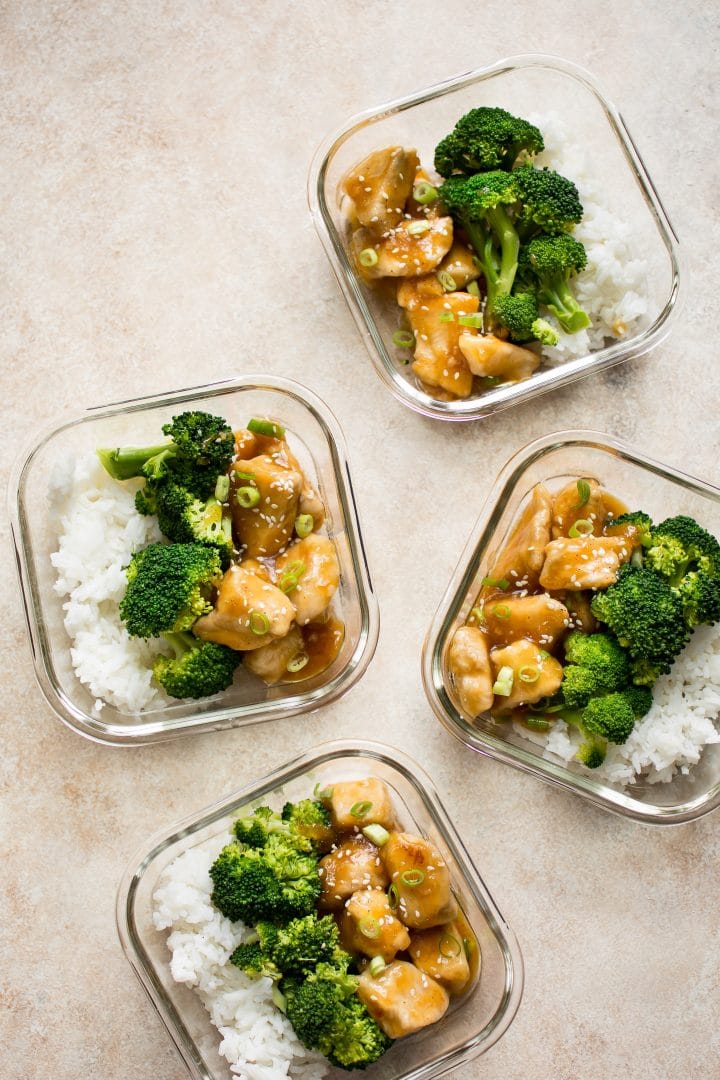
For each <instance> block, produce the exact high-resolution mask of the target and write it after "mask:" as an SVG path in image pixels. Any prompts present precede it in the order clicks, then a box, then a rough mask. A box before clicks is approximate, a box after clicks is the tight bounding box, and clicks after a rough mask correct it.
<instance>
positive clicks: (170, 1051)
mask: <svg viewBox="0 0 720 1080" xmlns="http://www.w3.org/2000/svg"><path fill="white" fill-rule="evenodd" d="M0 18H1V23H0V48H1V49H2V54H3V63H2V66H3V71H4V74H3V79H2V106H1V108H0V116H1V118H2V119H1V122H2V139H1V140H0V144H1V145H2V151H1V153H2V159H3V169H2V179H1V180H0V183H1V184H2V217H1V219H0V236H1V238H2V286H1V288H2V312H1V316H2V317H1V322H2V331H3V332H2V349H3V353H2V392H1V395H0V408H2V432H3V438H2V450H1V454H2V465H3V470H4V471H5V472H6V473H7V472H8V470H9V468H10V465H11V463H12V461H13V459H14V458H15V456H16V454H17V453H18V450H19V449H20V448H21V447H22V446H24V445H26V444H27V443H28V442H29V441H30V440H31V439H32V438H33V436H34V433H39V432H40V431H41V430H43V429H44V428H46V427H48V426H49V425H50V424H54V423H55V422H56V421H58V420H59V419H60V418H61V417H63V416H66V415H71V414H73V413H76V412H78V411H80V410H81V409H82V408H84V407H85V406H86V405H90V404H99V403H103V402H109V401H114V400H119V399H122V398H128V397H133V396H137V395H140V394H149V393H154V392H160V391H163V390H167V389H170V388H175V387H181V386H186V385H193V384H196V383H198V382H199V381H210V380H213V379H216V378H219V377H222V376H225V375H228V374H231V373H234V372H239V373H243V372H247V373H249V372H254V371H258V370H265V371H272V372H276V373H282V374H286V375H288V376H290V377H293V378H296V379H298V380H300V381H301V382H302V381H304V382H307V383H308V385H310V386H311V387H313V388H314V389H315V390H316V391H317V392H319V393H320V394H321V395H322V397H323V398H324V399H325V400H326V401H327V402H328V404H329V405H330V407H331V408H332V409H333V411H334V412H335V413H336V414H337V416H338V417H339V419H340V421H341V423H342V425H343V427H344V429H345V433H346V437H347V441H348V443H349V447H350V453H351V460H352V464H353V471H354V478H355V483H356V488H357V497H358V502H359V506H360V512H361V515H362V520H363V524H364V530H365V538H366V542H367V547H368V553H369V560H370V565H371V570H372V573H373V579H374V584H375V587H376V589H377V593H378V597H379V602H380V607H381V615H382V631H381V636H380V643H379V647H378V650H377V654H376V656H375V659H374V661H373V663H372V664H371V666H370V669H369V671H368V672H367V674H366V676H365V678H364V679H363V680H362V682H361V683H360V684H359V685H358V686H356V687H355V688H354V689H353V690H352V691H351V693H350V694H349V695H348V697H347V698H345V699H344V700H343V701H342V702H341V703H340V704H338V705H336V706H334V707H331V708H329V709H327V710H325V711H322V712H320V713H318V714H316V715H314V716H312V717H309V718H307V719H301V720H292V721H289V722H285V723H283V724H282V725H275V726H266V727H259V728H256V729H254V730H253V729H249V730H248V729H246V730H242V731H235V732H227V733H223V734H211V735H207V736H199V737H195V738H190V739H185V740H181V741H178V742H175V743H174V744H166V745H161V746H155V747H149V748H146V749H140V750H129V751H118V750H112V749H107V748H104V747H102V746H96V745H93V744H91V743H89V742H86V741H84V740H82V739H81V738H79V737H77V736H76V735H74V734H72V733H71V732H70V731H68V730H66V729H65V728H64V727H63V726H62V725H61V724H60V723H59V722H58V721H57V720H56V719H55V718H54V717H53V715H52V713H51V712H50V710H49V709H48V707H47V706H46V705H45V703H44V701H43V699H42V697H41V695H40V693H39V691H38V689H37V686H36V683H35V678H34V675H33V669H32V663H31V656H30V650H29V647H28V642H27V637H26V631H25V624H24V620H23V614H22V608H21V603H20V600H19V595H18V592H17V588H16V582H15V578H14V570H13V566H12V557H11V552H10V544H9V539H8V536H7V527H6V526H5V525H3V533H4V536H3V542H4V548H3V550H4V552H5V558H4V559H3V560H2V565H1V566H0V573H1V575H2V581H1V587H2V596H3V598H4V602H5V604H4V607H5V629H4V633H3V641H2V649H3V653H4V658H3V661H2V664H3V671H4V672H5V677H4V679H3V690H4V693H3V698H4V707H3V721H2V759H1V772H0V782H1V784H2V804H1V808H0V815H1V823H2V841H1V844H2V849H1V852H0V858H1V860H2V861H1V863H0V865H1V866H2V874H1V875H0V878H1V881H0V885H1V888H2V899H1V900H0V940H1V941H2V951H1V952H0V1031H2V1036H0V1068H1V1071H2V1074H3V1077H4V1078H5V1080H10V1078H13V1080H14V1078H26V1077H36V1076H37V1077H40V1076H43V1077H45V1076H52V1077H53V1078H54V1080H60V1078H71V1077H72V1078H73V1080H75V1078H85V1077H100V1076H109V1077H113V1078H114V1080H130V1078H132V1080H139V1078H142V1080H151V1078H152V1080H181V1078H182V1077H183V1076H184V1075H185V1069H184V1066H183V1064H182V1062H181V1060H180V1059H179V1057H178V1056H177V1054H176V1052H175V1050H174V1048H173V1046H172V1044H171V1042H170V1040H169V1038H168V1037H167V1035H166V1034H165V1032H164V1030H163V1029H162V1027H161V1025H160V1023H159V1021H158V1020H157V1018H156V1017H155V1015H154V1013H153V1010H152V1009H151V1007H150V1005H149V1004H148V1002H147V1000H146V999H145V997H144V995H143V993H142V991H141V989H140V988H139V986H138V985H137V983H136V981H135V979H134V976H133V974H132V972H131V970H130V968H129V966H128V965H127V963H126V962H125V960H124V958H123V956H122V952H121V950H120V946H119V945H118V942H117V939H116V934H115V927H114V898H115V890H116V886H117V883H118V880H119V878H120V875H121V873H122V870H123V868H124V866H125V864H126V862H127V860H128V859H129V857H130V855H131V854H132V853H133V852H134V851H135V850H136V849H137V848H138V847H139V845H140V844H141V843H142V842H143V841H144V840H145V839H146V838H147V837H148V836H149V835H150V834H151V833H153V832H155V831H156V830H158V829H160V828H162V827H164V826H168V825H170V824H171V823H172V822H173V820H175V819H176V818H178V817H180V816H184V815H186V814H188V813H190V812H191V811H193V810H195V809H197V808H199V807H201V806H203V805H204V804H206V803H208V802H210V801H213V800H215V799H217V798H219V797H220V796H221V795H223V794H224V793H228V792H230V791H232V790H233V789H234V788H236V787H238V786H240V785H241V784H243V783H245V782H247V781H248V780H250V779H252V778H253V777H255V776H259V775H261V774H262V773H264V772H265V771H267V770H269V769H271V768H272V767H274V766H275V765H277V764H278V763H279V761H280V759H281V758H285V757H289V756H290V755H292V754H294V753H296V752H298V751H300V750H301V749H304V748H306V747H308V746H311V745H313V744H315V743H318V742H321V741H322V740H324V739H327V738H329V737H334V736H351V735H362V736H369V737H375V738H378V739H383V740H386V741H390V742H393V743H395V744H396V745H398V746H402V747H404V748H405V749H407V750H408V751H409V752H410V753H411V754H415V755H416V756H417V757H418V758H419V759H420V760H421V761H422V763H423V764H424V766H425V767H426V768H427V770H428V771H429V772H430V774H431V775H432V777H433V778H434V780H435V782H436V784H437V786H438V788H439V790H440V792H441V794H442V796H443V798H444V799H445V802H446V806H447V808H448V810H449V812H450V813H451V815H452V816H453V817H454V819H455V821H456V823H457V826H458V828H459V830H460V832H461V834H462V835H463V837H464V838H465V840H466V843H467V845H468V847H469V849H470V852H471V853H472V855H473V857H474V859H475V860H476V862H477V865H478V866H479V868H480V870H481V873H482V874H483V876H484V877H485V880H486V881H487V883H488V885H489V887H490V889H491V891H492V892H493V894H494V896H495V898H496V900H497V902H498V904H499V906H500V908H501V910H502V911H503V913H504V915H505V916H506V918H507V919H508V921H509V922H510V924H511V925H512V926H513V927H514V928H515V930H516V932H517V935H518V938H519V940H520V943H521V946H522V949H523V953H524V957H525V961H526V975H527V979H526V989H525V997H524V1001H523V1004H522V1007H521V1010H520V1012H519V1014H518V1017H517V1020H516V1022H515V1023H514V1025H513V1026H512V1028H511V1029H510V1030H509V1032H508V1033H507V1035H506V1036H505V1037H504V1038H503V1039H502V1041H501V1042H500V1043H499V1044H498V1045H497V1046H496V1047H495V1048H494V1049H492V1050H491V1051H490V1052H489V1053H488V1054H487V1056H485V1057H483V1058H481V1059H479V1060H477V1061H476V1062H474V1063H473V1064H471V1065H469V1066H467V1067H465V1068H462V1069H458V1070H457V1071H456V1072H455V1073H454V1075H455V1076H456V1077H457V1078H458V1080H470V1078H471V1077H480V1078H482V1080H535V1078H537V1080H545V1078H547V1080H555V1078H563V1080H570V1078H572V1080H596V1078H598V1077H601V1078H603V1080H615V1078H621V1077H623V1078H625V1077H632V1078H637V1080H645V1078H647V1080H660V1078H665V1077H667V1078H676V1077H680V1076H692V1077H693V1078H696V1080H699V1078H704V1077H707V1078H710V1077H716V1076H717V1075H718V1073H719V1072H720V1041H719V1040H718V1000H720V998H719V996H718V991H719V990H720V986H719V984H718V966H719V961H720V940H719V939H718V918H717V909H718V908H717V896H718V891H717V886H718V842H717V831H718V818H717V816H710V817H709V818H705V819H704V820H702V821H700V822H699V823H697V824H695V825H690V826H687V827H682V828H678V829H670V830H656V831H653V830H652V829H649V828H647V827H642V826H638V825H635V824H632V823H629V822H626V821H624V820H620V819H618V818H615V817H612V816H610V815H607V814H604V813H602V812H601V811H599V810H596V809H593V808H592V807H590V806H587V805H584V804H583V803H582V802H581V801H580V800H578V799H577V798H573V797H571V796H569V795H564V794H562V793H559V792H557V791H554V790H551V789H550V788H548V787H545V786H544V785H542V784H540V783H538V782H536V781H534V780H532V779H531V778H528V777H526V776H523V775H521V774H520V773H517V772H515V771H513V770H511V769H508V768H505V767H502V766H500V765H496V764H494V763H492V762H490V761H485V760H480V759H478V758H476V757H472V756H470V755H469V753H468V752H467V751H466V750H465V749H464V748H463V747H462V746H461V745H460V744H459V743H456V742H455V741H453V740H452V739H451V738H450V736H449V735H447V734H445V732H444V731H443V730H441V728H440V727H439V725H438V724H437V723H436V721H435V720H434V719H433V717H432V715H431V713H430V711H429V709H428V707H427V705H426V703H425V700H424V697H423V692H422V689H421V686H420V680H419V673H418V657H419V652H420V645H421V642H422V638H423V635H424V632H425V628H426V626H427V624H428V622H429V619H430V616H431V614H432V612H433V610H434V608H435V606H436V604H437V601H438V600H439V598H440V596H441V594H442V592H443V590H444V588H445V585H446V583H447V580H448V577H449V575H450V573H451V571H452V569H453V567H454V565H455V562H456V559H457V557H458V555H459V552H460V550H461V547H462V545H463V543H464V541H465V538H466V535H467V533H468V531H469V528H470V526H471V523H472V521H473V520H474V517H475V515H476V511H477V508H478V507H479V505H480V503H481V501H482V499H483V497H484V494H485V492H486V490H487V488H488V486H489V484H490V482H491V481H492V479H493V477H494V475H495V473H496V471H497V469H498V468H499V466H500V465H501V464H502V463H503V462H504V460H505V459H506V458H507V457H508V456H509V454H510V453H511V452H512V451H514V450H515V449H516V448H518V447H519V446H520V445H522V444H523V443H524V442H526V441H527V440H528V439H530V438H531V437H534V436H537V435H540V434H543V433H545V432H547V431H550V430H552V429H555V428H560V427H568V426H581V425H583V424H587V423H591V424H592V425H593V426H595V427H597V428H600V429H603V428H604V429H606V430H608V431H611V432H614V433H615V434H617V435H620V436H622V437H625V438H627V439H628V440H630V441H632V442H634V443H635V444H636V445H637V446H639V447H640V448H641V449H643V450H645V451H647V452H648V453H650V454H652V455H655V456H658V457H662V458H665V459H666V460H667V461H669V462H671V463H672V464H675V465H678V466H681V467H684V468H686V469H687V470H688V471H690V472H694V473H696V474H698V475H701V476H704V477H706V478H708V479H711V480H712V479H713V478H714V479H717V461H718V451H719V450H720V440H719V438H718V404H719V398H720V394H719V390H720V375H718V368H717V366H716V365H715V363H714V354H713V346H712V341H713V337H714V331H715V329H716V322H717V310H718V308H717V302H716V298H717V295H718V285H719V284H720V283H719V281H718V270H717V265H716V253H717V247H718V225H717V221H718V202H717V190H718V173H717V166H716V161H715V157H716V155H715V152H714V147H715V144H716V141H717V130H718V128H717V125H718V108H717V106H718V90H717V49H718V8H717V5H716V4H715V3H713V2H711V0H708V2H701V0H688V2H687V3H684V4H683V5H680V6H678V5H676V4H674V3H668V2H666V0H661V2H657V3H654V4H648V3H642V2H639V0H607V2H604V3H600V2H585V3H579V4H575V5H572V4H568V3H558V2H556V0H545V2H544V3H542V4H539V3H533V2H530V0H523V2H519V3H518V2H515V3H513V2H507V3H495V2H485V3H483V4H477V5H467V4H459V3H444V4H439V3H429V2H427V0H414V2H413V3H412V4H410V5H404V6H402V7H401V6H400V5H394V4H386V3H374V2H371V0H369V2H367V3H364V4H362V5H361V4H355V3H347V2H339V3H309V2H308V3H300V4H291V5H288V4H286V3H277V2H276V0H269V2H266V3H258V2H254V3H248V4H243V3H240V2H239V0H238V2H235V3H233V2H231V0H206V2H200V0H195V2H192V0H174V2H169V0H166V2H164V3H163V2H158V3H147V2H142V0H125V2H122V3H111V2H109V0H95V2H88V0H85V2H83V0H78V2H72V0H64V2H57V0H45V2H40V0H22V2H20V0H6V3H5V4H3V6H2V14H1V16H0ZM529 51H544V52H549V53H555V54H558V55H564V56H566V57H567V58H569V59H571V60H575V61H577V62H579V63H581V64H584V65H586V66H588V67H590V68H591V69H592V70H593V71H594V72H595V74H596V75H598V76H600V77H601V79H602V81H603V83H604V86H605V88H606V90H607V92H608V94H609V96H610V97H611V98H612V99H613V100H615V101H616V102H617V103H618V104H619V106H620V107H621V109H622V112H623V115H624V117H625V119H626V121H627V123H628V125H629V127H630V130H631V131H632V133H633V135H634V137H635V139H636V141H637V143H638V146H639V148H640V151H641V153H642V154H643V156H644V158H645V161H646V163H647V166H648V168H649V170H650V172H651V174H652V176H653V177H654V179H655V182H656V184H657V188H658V190H659V191H660V193H661V195H662V197H663V200H664V202H665V205H666V207H667V209H668V212H669V214H670V216H671V218H672V219H673V222H674V224H675V227H676V229H677V231H678V233H679V235H680V237H681V239H682V241H683V252H684V258H685V268H686V282H690V284H689V286H688V287H687V288H686V290H685V305H684V310H683V312H682V314H681V317H680V319H679V321H678V323H677V324H676V328H675V331H674V334H673V336H672V337H671V339H670V340H669V341H668V342H667V343H666V344H664V345H663V346H662V347H661V348H659V349H658V350H657V351H656V352H655V354H654V355H652V357H650V358H647V359H645V360H642V361H638V362H635V363H632V364H629V365H626V366H625V367H623V368H619V369H616V370H615V371H613V372H611V373H610V374H608V375H606V376H602V377H597V378H594V379H592V380H585V381H584V382H581V383H577V384H575V386H573V387H570V388H568V389H566V390H565V391H563V392H561V393H558V394H555V395H553V396H549V397H544V398H542V399H540V400H539V401H538V402H537V403H536V404H534V405H530V406H525V407H522V408H520V409H516V410H514V411H511V412H506V413H503V414H501V415H500V416H499V417H497V418H496V419H495V420H493V421H491V422H486V423H481V424H476V425H473V426H458V427H451V428H449V427H448V426H439V425H438V424H436V423H433V422H430V421H424V420H422V419H420V418H418V417H417V416H415V415H413V414H412V413H410V412H409V411H407V410H405V409H404V408H403V407H402V406H401V405H399V404H397V403H395V402H394V400H392V399H391V398H390V396H389V395H388V393H387V392H386V391H385V389H384V388H383V387H382V385H381V384H380V382H379V380H378V379H377V378H376V376H375V374H374V373H373V371H372V368H371V366H370V363H369V361H368V359H367V357H366V355H365V353H364V351H363V347H362V344H361V342H360V339H359V337H358V335H357V332H356V330H355V327H354V325H353V323H352V320H351V317H350V315H349V313H348V311H347V310H346V308H345V305H344V303H343V301H342V299H341V298H340V295H339V291H338V288H337V286H336V283H335V281H334V279H333V276H332V273H331V271H330V268H329V266H328V264H327V262H326V259H325V256H324V254H323V252H322V249H321V246H320V243H319V241H318V239H317V237H316V236H315V233H314V230H313V227H312V225H311V222H310V219H309V215H308V211H307V208H306V202H305V180H306V172H307V167H308V164H309V161H310V158H311V155H312V153H313V151H314V149H315V147H316V145H317V144H318V143H319V142H320V140H321V139H322V138H323V137H324V136H325V135H326V134H327V132H328V131H329V130H331V129H333V128H335V127H337V126H338V125H339V124H340V123H342V122H343V121H344V120H345V119H346V117H347V116H348V115H350V114H351V113H353V112H355V111H357V110H358V109H360V108H365V107H368V106H370V105H374V104H377V103H380V102H382V101H385V100H388V99H391V98H393V97H396V96H398V95H401V94H405V93H407V92H409V91H411V90H413V89H415V88H418V87H420V86H423V85H427V84H431V83H434V82H437V81H439V80H440V79H442V78H444V77H446V76H448V75H451V74H453V73H456V72H460V71H463V70H466V69H468V68H471V67H475V66H480V65H482V64H485V63H489V62H492V61H494V60H496V59H497V58H499V57H500V56H502V55H507V54H510V53H520V52H529ZM428 466H430V467H428ZM409 522H410V523H418V526H417V527H415V526H413V529H412V531H411V533H409V531H408V523H409Z"/></svg>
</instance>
